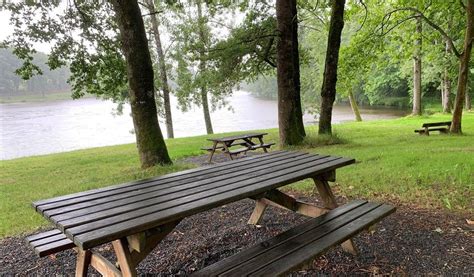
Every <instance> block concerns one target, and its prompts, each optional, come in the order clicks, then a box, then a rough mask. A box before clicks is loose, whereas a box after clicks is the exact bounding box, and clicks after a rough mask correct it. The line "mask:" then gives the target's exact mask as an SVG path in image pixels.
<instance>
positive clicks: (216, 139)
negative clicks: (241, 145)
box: [207, 133, 268, 142]
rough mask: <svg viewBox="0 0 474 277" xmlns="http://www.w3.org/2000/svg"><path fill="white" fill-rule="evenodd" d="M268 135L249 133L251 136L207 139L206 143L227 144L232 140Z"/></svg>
mask: <svg viewBox="0 0 474 277" xmlns="http://www.w3.org/2000/svg"><path fill="white" fill-rule="evenodd" d="M265 135H268V133H251V134H242V135H235V136H229V137H223V138H208V139H207V140H208V141H218V142H227V141H232V140H238V139H245V138H258V137H262V136H265Z"/></svg>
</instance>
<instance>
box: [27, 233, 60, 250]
mask: <svg viewBox="0 0 474 277" xmlns="http://www.w3.org/2000/svg"><path fill="white" fill-rule="evenodd" d="M63 239H68V238H67V237H66V235H65V234H63V233H60V234H57V235H54V236H50V237H47V238H44V239H40V240H35V241H31V242H29V243H30V245H31V246H33V247H38V246H41V245H45V244H49V243H52V242H55V241H58V240H63ZM68 240H69V239H68Z"/></svg>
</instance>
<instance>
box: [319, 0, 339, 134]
mask: <svg viewBox="0 0 474 277" xmlns="http://www.w3.org/2000/svg"><path fill="white" fill-rule="evenodd" d="M344 4H345V0H334V1H332V7H331V21H330V23H329V24H330V25H329V36H328V46H327V50H326V62H325V65H324V76H323V85H322V88H321V111H320V112H321V114H320V117H319V134H332V126H331V119H332V108H333V104H334V100H336V83H337V64H338V60H339V48H340V46H341V33H342V28H344Z"/></svg>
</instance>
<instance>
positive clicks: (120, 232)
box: [66, 158, 355, 249]
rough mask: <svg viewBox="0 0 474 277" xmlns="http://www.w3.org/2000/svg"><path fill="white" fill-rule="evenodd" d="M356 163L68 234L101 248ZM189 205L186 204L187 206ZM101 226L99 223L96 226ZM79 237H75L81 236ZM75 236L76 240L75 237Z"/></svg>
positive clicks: (280, 177) (289, 173)
mask: <svg viewBox="0 0 474 277" xmlns="http://www.w3.org/2000/svg"><path fill="white" fill-rule="evenodd" d="M354 162H355V160H354V159H349V158H337V159H335V160H333V161H331V162H327V163H324V164H320V165H316V166H315V165H314V164H311V163H309V164H308V166H307V167H304V166H302V167H298V169H294V168H293V169H288V170H282V171H280V172H279V173H278V174H272V176H271V178H268V177H267V176H266V177H265V179H262V178H260V177H255V178H253V181H254V182H242V184H243V185H242V186H241V187H240V188H238V189H233V190H231V191H224V190H222V188H219V189H216V193H213V194H212V195H208V196H207V197H205V198H201V199H199V200H196V198H195V199H193V200H192V201H191V199H189V198H188V199H183V204H181V205H179V206H175V207H173V208H169V209H167V210H165V211H161V212H159V213H157V212H156V211H155V212H153V213H151V214H147V215H144V216H141V217H139V218H133V219H130V220H127V221H126V222H121V223H118V224H113V225H108V226H106V227H104V228H100V229H97V230H93V231H90V232H86V233H80V232H74V231H73V232H71V231H72V229H73V228H72V229H69V230H66V234H67V235H68V237H71V238H72V237H73V238H74V241H75V243H76V245H78V246H80V247H82V248H83V249H88V248H90V247H93V246H97V245H99V244H101V243H103V242H107V241H111V240H114V239H116V238H120V237H124V236H127V235H131V234H134V233H137V232H141V231H144V230H147V229H149V228H152V227H154V226H157V225H161V224H164V223H167V222H170V221H174V220H176V219H179V218H184V217H186V216H189V215H192V214H195V213H198V212H201V211H205V210H208V209H211V208H213V207H217V206H221V205H223V204H226V203H230V202H234V201H237V200H240V199H244V198H247V197H251V196H254V195H258V194H261V193H263V192H265V191H267V190H269V189H273V188H277V187H280V186H284V185H287V184H290V183H294V182H296V181H299V180H302V179H305V178H309V177H311V176H314V175H318V174H320V173H323V172H326V171H329V170H335V169H336V168H339V167H342V166H346V165H349V164H352V163H354ZM184 203H185V204H184ZM94 223H97V222H94ZM78 233H79V235H75V234H78ZM74 235H75V236H74Z"/></svg>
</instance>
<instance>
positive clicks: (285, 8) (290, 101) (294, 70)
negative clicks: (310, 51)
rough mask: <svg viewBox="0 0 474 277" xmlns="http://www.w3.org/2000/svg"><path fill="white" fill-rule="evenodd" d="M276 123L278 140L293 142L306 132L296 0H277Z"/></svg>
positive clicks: (290, 143)
mask: <svg viewBox="0 0 474 277" xmlns="http://www.w3.org/2000/svg"><path fill="white" fill-rule="evenodd" d="M276 15H277V28H278V31H279V34H280V38H279V40H278V44H277V82H278V127H279V132H280V144H281V145H283V146H285V145H296V144H299V143H301V142H302V141H303V139H304V137H305V135H306V133H305V130H304V125H303V111H302V109H301V97H300V74H299V52H298V18H297V11H296V0H277V1H276Z"/></svg>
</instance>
